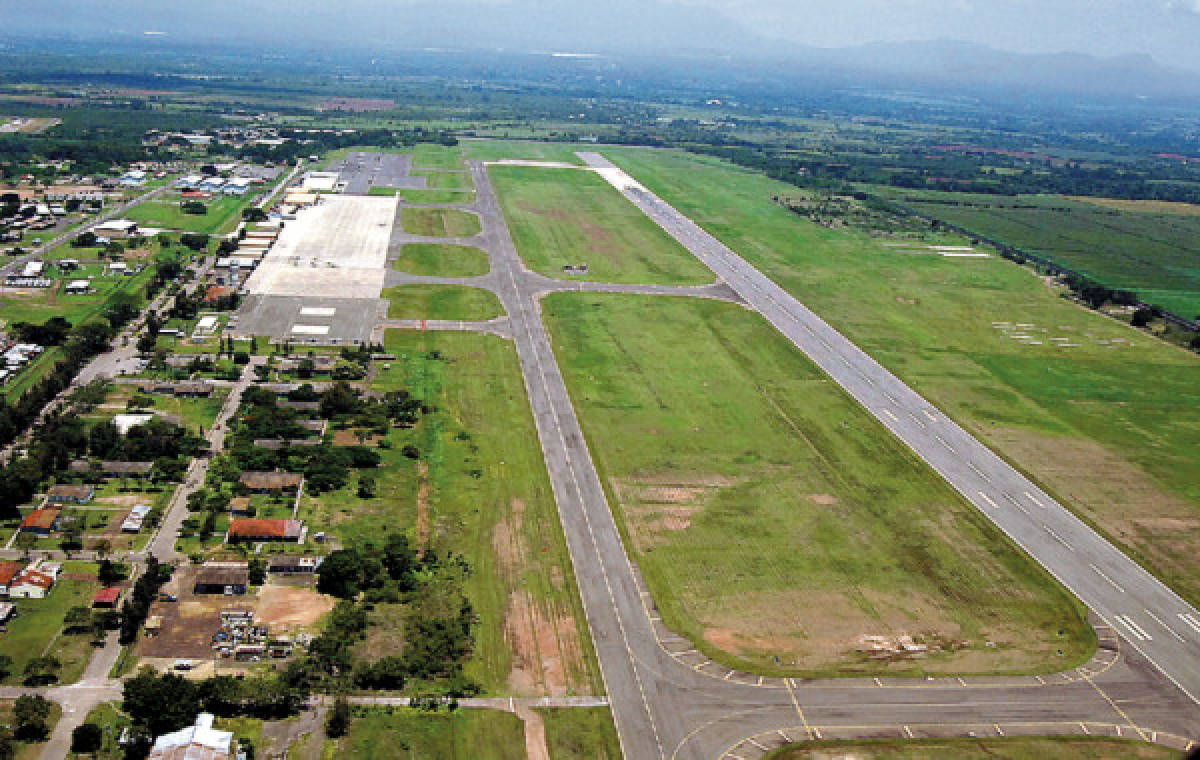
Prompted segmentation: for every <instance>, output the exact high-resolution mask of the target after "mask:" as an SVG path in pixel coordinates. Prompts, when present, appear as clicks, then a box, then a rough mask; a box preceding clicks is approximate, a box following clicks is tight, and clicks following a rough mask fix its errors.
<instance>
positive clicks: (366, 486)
mask: <svg viewBox="0 0 1200 760" xmlns="http://www.w3.org/2000/svg"><path fill="white" fill-rule="evenodd" d="M375 493H376V487H375V478H372V477H371V476H370V475H360V476H359V478H358V498H360V499H371V498H374V496H375Z"/></svg>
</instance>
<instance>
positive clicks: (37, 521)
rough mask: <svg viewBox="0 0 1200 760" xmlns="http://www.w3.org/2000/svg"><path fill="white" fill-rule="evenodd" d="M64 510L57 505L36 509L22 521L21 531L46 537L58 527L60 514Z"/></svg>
mask: <svg viewBox="0 0 1200 760" xmlns="http://www.w3.org/2000/svg"><path fill="white" fill-rule="evenodd" d="M61 513H62V510H60V509H58V508H57V507H42V508H41V509H35V510H33V511H32V512H30V513H29V514H28V515H26V516H25V519H24V520H22V521H21V527H20V531H21V532H22V533H32V534H34V535H35V536H41V537H43V538H44V537H46V536H49V535H50V534H51V533H53V532H54V531H55V530H56V529H57V528H58V516H59V515H60V514H61Z"/></svg>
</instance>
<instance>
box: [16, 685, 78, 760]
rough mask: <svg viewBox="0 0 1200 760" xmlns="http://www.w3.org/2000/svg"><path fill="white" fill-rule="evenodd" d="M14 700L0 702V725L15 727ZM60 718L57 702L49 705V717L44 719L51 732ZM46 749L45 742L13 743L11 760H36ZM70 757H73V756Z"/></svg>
mask: <svg viewBox="0 0 1200 760" xmlns="http://www.w3.org/2000/svg"><path fill="white" fill-rule="evenodd" d="M14 702H15V700H8V699H6V700H3V701H0V725H3V726H13V725H16V718H14V717H13V704H14ZM61 717H62V707H60V706H59V704H58V703H57V702H51V703H50V717H49V718H47V719H46V725H47V726H48V727H49V729H50V730H51V731H53V730H54V724H56V723H58V719H59V718H61ZM45 747H46V744H45V742H31V741H16V740H14V741H13V749H15V750H16V752H15V753H14V754H13V755H12V760H37V758H39V757H41V756H42V750H44V749H45ZM71 757H74V756H73V755H72V756H71Z"/></svg>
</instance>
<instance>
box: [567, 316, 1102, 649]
mask: <svg viewBox="0 0 1200 760" xmlns="http://www.w3.org/2000/svg"><path fill="white" fill-rule="evenodd" d="M543 308H544V313H545V314H546V318H547V321H548V323H549V325H550V328H551V332H552V334H553V337H554V342H555V348H556V351H558V352H559V357H560V361H561V363H562V365H563V368H564V374H565V376H566V379H567V383H568V386H569V387H570V389H571V395H572V398H573V400H574V401H575V404H576V408H577V409H578V410H579V413H580V417H581V420H582V422H583V425H584V431H585V433H586V434H587V436H588V442H589V445H590V446H591V448H592V452H593V455H594V456H595V459H596V463H597V465H598V467H599V469H600V471H601V473H602V475H603V478H604V480H605V481H606V485H607V488H608V490H609V493H610V495H611V498H612V500H613V501H614V503H615V504H616V505H617V506H618V511H619V512H620V514H621V517H622V521H623V524H624V526H623V527H624V530H625V533H626V536H627V538H628V542H629V545H630V549H631V550H632V552H633V553H634V556H635V557H636V558H637V560H638V563H639V565H640V566H641V568H642V570H643V572H644V573H645V574H646V576H647V579H648V581H649V583H650V585H651V587H652V588H653V590H654V598H655V600H656V602H657V603H658V605H659V607H660V608H661V609H662V610H663V613H664V619H665V620H667V622H668V624H669V625H670V626H671V627H672V628H673V629H675V630H678V631H680V632H681V633H684V634H686V635H688V636H690V637H691V638H692V639H693V640H694V641H697V642H698V643H699V645H700V646H701V647H702V648H706V649H708V650H710V651H711V652H712V653H714V656H716V655H715V653H727V654H722V655H719V656H720V657H722V658H723V661H727V662H730V663H731V664H732V663H737V664H742V662H744V663H745V664H747V665H749V666H750V667H753V668H755V669H758V670H764V669H765V670H767V671H779V670H783V671H788V672H803V673H885V672H899V671H904V672H914V673H915V672H987V671H1013V672H1016V671H1029V670H1038V669H1045V668H1054V667H1060V666H1063V665H1066V664H1073V663H1076V662H1079V661H1081V660H1082V659H1084V658H1086V657H1087V656H1089V655H1090V654H1091V651H1092V648H1093V646H1094V637H1093V634H1092V633H1091V629H1090V628H1089V627H1088V626H1087V625H1086V624H1085V622H1084V620H1083V617H1082V610H1081V609H1080V608H1079V607H1078V606H1077V605H1076V604H1075V603H1074V602H1073V601H1071V600H1070V598H1069V597H1068V595H1067V594H1066V592H1065V591H1063V590H1062V589H1061V588H1059V587H1058V586H1057V585H1056V584H1055V583H1053V582H1052V581H1051V580H1050V579H1049V577H1048V576H1046V575H1044V574H1043V573H1042V572H1041V571H1040V570H1039V569H1038V568H1037V567H1036V566H1035V565H1034V564H1033V563H1031V562H1029V561H1028V560H1027V559H1026V558H1025V557H1024V556H1022V555H1020V554H1019V553H1017V552H1016V551H1015V550H1014V549H1013V548H1012V547H1011V546H1010V545H1009V544H1008V543H1007V542H1006V541H1005V540H1004V538H1003V537H1002V536H1001V534H1000V533H999V531H997V530H996V529H995V528H993V526H992V525H991V523H990V522H988V521H987V520H986V519H985V518H984V517H983V516H982V515H980V514H978V512H977V511H976V510H975V509H974V508H973V507H971V506H970V505H968V504H966V503H965V502H963V500H962V499H961V498H959V497H958V496H957V494H955V493H954V492H952V491H951V490H950V488H949V486H947V485H946V484H945V483H944V482H943V481H942V480H941V479H940V478H939V477H938V476H937V475H936V474H935V473H934V472H933V471H932V470H931V469H929V468H928V467H927V466H926V465H924V464H923V463H921V462H920V461H919V460H917V459H916V458H915V457H914V456H913V455H912V454H911V453H910V452H909V451H908V450H907V449H906V448H905V447H904V446H903V445H902V444H901V443H899V442H898V441H896V440H895V439H893V438H892V437H891V436H889V435H888V434H887V433H886V432H885V431H884V430H883V428H881V427H880V426H879V425H878V423H877V422H876V421H875V420H874V419H873V418H871V417H869V416H868V415H867V414H866V413H865V412H864V411H862V409H861V408H860V407H858V406H857V405H856V404H855V403H854V402H853V401H852V400H851V399H849V398H848V397H847V396H845V395H844V394H843V393H842V392H841V391H840V390H839V389H838V388H837V387H836V386H835V385H833V383H832V382H831V381H829V380H828V379H827V378H826V377H825V376H824V374H823V373H821V371H820V370H819V369H817V368H816V367H815V366H814V365H813V364H811V363H810V362H809V361H808V359H807V358H805V357H804V356H803V354H801V353H800V352H799V351H798V350H796V349H795V348H794V347H792V346H791V345H790V344H789V343H787V342H786V340H785V339H784V338H783V337H782V336H779V335H778V334H777V333H776V332H775V331H774V330H773V329H772V328H771V327H770V326H769V325H768V324H767V323H766V322H765V321H763V320H762V319H761V318H760V317H758V316H757V315H754V314H752V313H750V312H747V311H745V310H744V309H741V308H740V307H737V306H734V305H732V304H726V303H720V302H711V301H700V300H690V299H671V298H647V297H639V296H597V297H581V296H578V295H576V294H559V295H554V296H550V297H549V298H547V299H546V300H545V301H544V302H543ZM1060 631H1062V632H1063V633H1062V635H1060V633H1059V632H1060ZM900 634H911V635H915V636H919V637H921V638H922V639H923V640H924V641H925V643H927V644H929V645H930V647H931V654H930V655H929V656H928V657H925V658H920V659H916V658H905V657H899V656H897V657H893V658H882V659H880V658H876V659H871V658H869V657H867V656H866V655H864V654H861V653H860V650H861V649H863V648H864V646H865V645H864V643H863V642H861V641H859V637H860V636H864V635H886V636H896V635H900ZM988 642H993V643H994V646H989V645H988ZM934 648H936V649H938V650H940V651H937V652H933V651H932V650H933V649H934ZM1056 650H1062V651H1063V652H1064V653H1065V656H1058V655H1057V654H1056ZM776 658H779V659H778V660H776ZM776 665H779V666H780V667H776Z"/></svg>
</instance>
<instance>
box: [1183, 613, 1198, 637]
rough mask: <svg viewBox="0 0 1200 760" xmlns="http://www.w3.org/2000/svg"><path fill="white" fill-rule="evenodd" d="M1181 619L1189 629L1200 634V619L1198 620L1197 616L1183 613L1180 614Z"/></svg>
mask: <svg viewBox="0 0 1200 760" xmlns="http://www.w3.org/2000/svg"><path fill="white" fill-rule="evenodd" d="M1179 619H1180V620H1182V621H1183V622H1185V623H1187V624H1188V627H1190V628H1191V629H1192V630H1193V631H1195V632H1196V633H1200V619H1197V618H1196V616H1195V615H1192V614H1190V613H1186V612H1181V613H1179Z"/></svg>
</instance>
